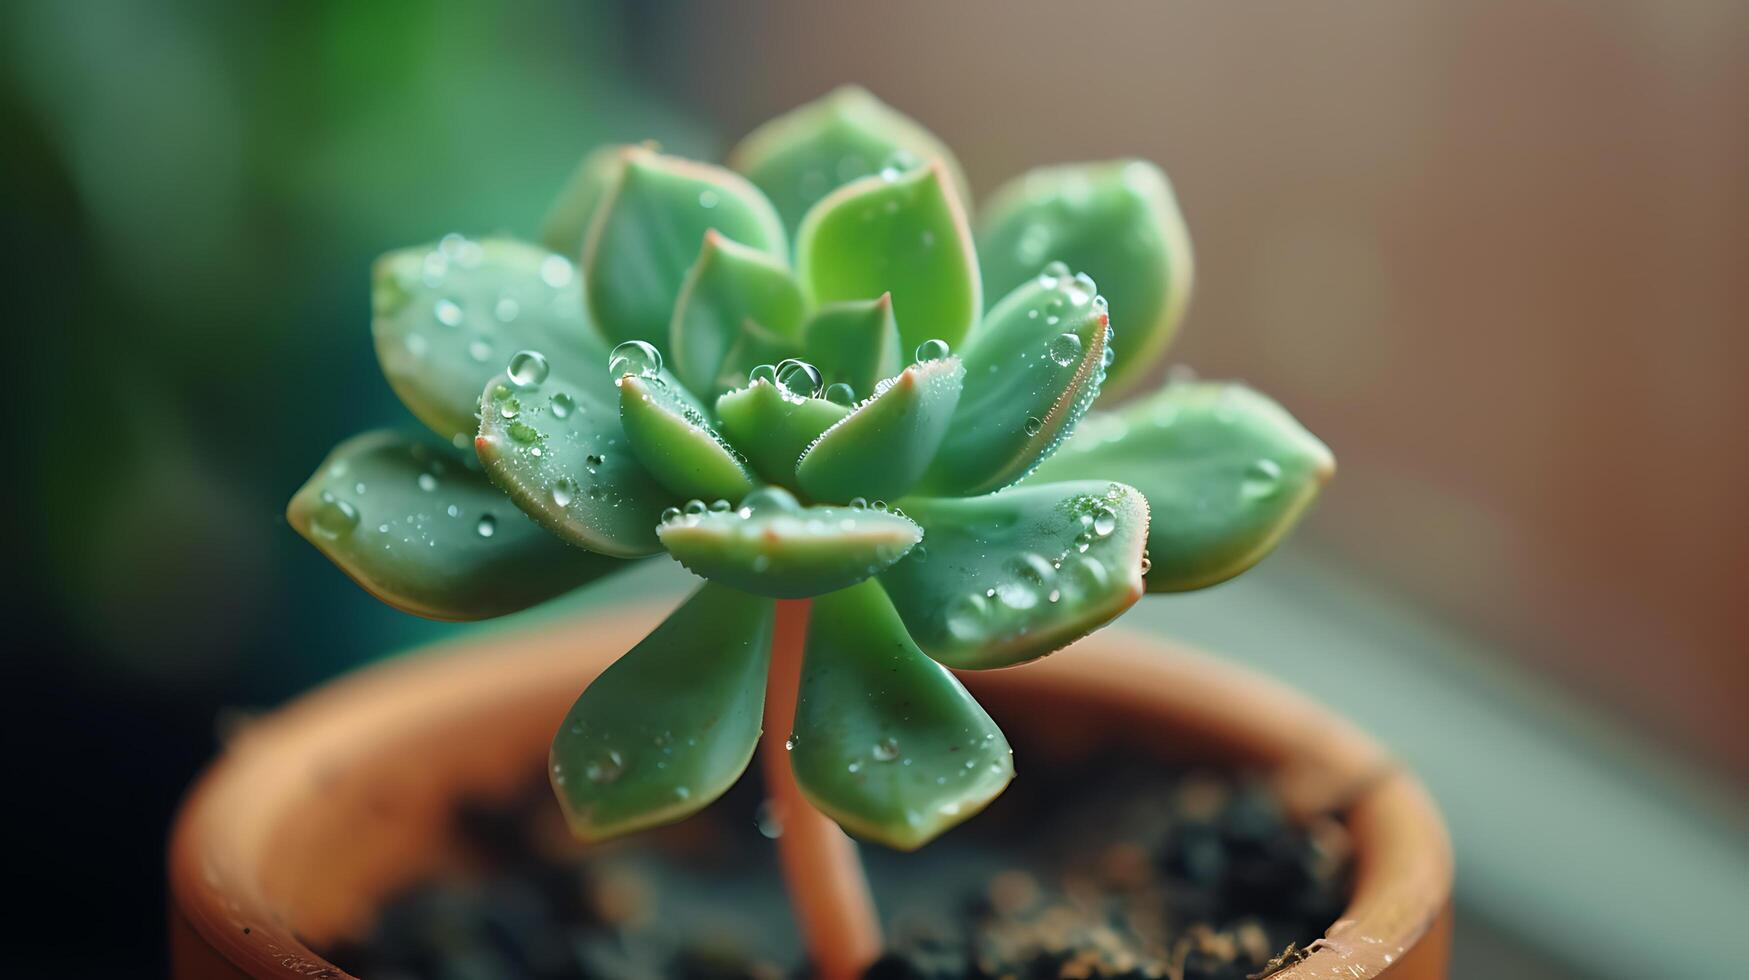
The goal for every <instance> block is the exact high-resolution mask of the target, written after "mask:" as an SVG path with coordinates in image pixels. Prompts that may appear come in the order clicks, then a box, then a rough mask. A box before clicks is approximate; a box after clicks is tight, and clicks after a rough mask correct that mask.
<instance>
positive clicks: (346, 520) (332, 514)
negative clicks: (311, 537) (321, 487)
mask: <svg viewBox="0 0 1749 980" xmlns="http://www.w3.org/2000/svg"><path fill="white" fill-rule="evenodd" d="M357 526H358V508H356V507H354V506H352V505H351V504H350V503H347V502H346V501H344V500H341V499H340V498H338V497H336V496H334V495H333V494H332V493H327V492H324V493H323V494H322V503H321V505H320V506H318V507H317V508H316V513H315V515H314V517H313V518H312V520H311V527H312V528H313V529H314V530H315V532H316V533H317V534H320V535H321V536H322V537H325V538H330V539H332V538H338V537H340V536H341V535H342V534H349V533H351V531H352V529H353V528H355V527H357Z"/></svg>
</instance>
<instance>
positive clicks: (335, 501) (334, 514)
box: [310, 445, 498, 552]
mask: <svg viewBox="0 0 1749 980" xmlns="http://www.w3.org/2000/svg"><path fill="white" fill-rule="evenodd" d="M409 455H410V456H411V457H412V459H413V461H414V462H415V463H417V464H419V470H418V472H417V473H416V474H415V475H414V477H413V483H412V487H410V488H408V489H411V490H413V491H416V492H415V493H413V494H412V495H411V497H409V496H406V495H405V493H404V491H403V493H401V494H397V493H395V492H394V490H395V489H396V488H392V487H391V488H389V489H387V490H385V489H382V488H381V487H379V488H378V490H377V495H378V496H380V497H382V499H383V500H384V501H386V504H385V505H384V506H385V507H389V508H391V509H392V510H394V512H395V513H397V514H398V515H399V516H398V517H396V518H395V519H392V520H387V521H378V522H377V524H376V525H375V528H374V529H375V533H376V535H377V537H376V538H375V539H373V540H372V541H371V542H370V544H371V546H372V547H377V548H380V549H382V550H383V551H386V552H393V551H395V550H396V549H397V548H401V547H414V548H435V547H437V545H438V540H439V539H438V534H439V533H441V531H442V528H441V526H440V525H439V521H440V519H441V517H447V518H449V519H450V520H461V519H464V518H466V519H471V520H473V521H474V525H473V527H474V533H475V534H476V535H478V536H479V537H482V538H489V537H491V536H492V535H493V533H495V532H496V530H497V522H498V518H497V517H496V516H495V515H494V514H492V513H491V512H490V511H486V512H484V513H478V514H476V515H469V513H468V511H467V510H466V509H465V508H463V507H462V506H461V505H460V504H459V503H454V502H451V503H447V504H444V503H441V496H442V491H443V489H444V477H445V476H446V474H447V472H448V464H447V463H445V461H444V460H443V459H441V458H439V457H436V456H433V455H432V454H431V453H430V452H429V451H428V450H427V449H426V448H425V447H424V446H421V445H414V446H412V447H410V449H409ZM349 475H350V466H349V464H348V463H347V462H346V461H345V460H340V461H337V462H335V463H333V464H331V465H330V466H329V467H328V469H327V471H326V476H327V477H328V478H329V479H331V480H334V481H336V483H337V484H342V486H341V489H340V491H339V492H336V490H334V489H326V490H323V491H322V492H321V494H320V495H319V496H318V497H317V501H316V507H315V509H314V511H313V512H312V513H311V515H310V525H311V530H312V531H314V532H315V533H316V534H317V535H319V536H321V537H323V538H325V539H327V540H330V541H334V540H338V539H340V538H344V537H348V536H350V535H352V534H354V533H355V532H357V531H358V529H359V527H360V526H361V525H362V523H363V511H362V510H361V509H360V508H361V505H363V504H364V503H365V501H366V499H367V498H368V499H372V500H374V499H376V498H375V497H372V496H371V486H370V485H369V484H367V483H366V482H365V481H363V480H354V481H353V482H352V485H351V486H350V487H345V486H343V484H344V482H345V480H344V478H345V477H347V476H349ZM348 490H349V491H350V499H348V497H347V496H343V495H342V494H343V493H345V492H346V491H348ZM433 497H435V498H439V499H432V500H429V502H427V500H428V498H433ZM409 501H411V502H409ZM378 509H379V510H380V509H381V508H378Z"/></svg>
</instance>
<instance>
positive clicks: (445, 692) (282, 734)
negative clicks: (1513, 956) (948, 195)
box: [169, 609, 1452, 980]
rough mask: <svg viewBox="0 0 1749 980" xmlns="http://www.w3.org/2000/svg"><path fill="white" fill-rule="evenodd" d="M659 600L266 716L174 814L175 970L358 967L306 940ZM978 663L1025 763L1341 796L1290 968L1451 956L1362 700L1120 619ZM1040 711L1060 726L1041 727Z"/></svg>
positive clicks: (1414, 833)
mask: <svg viewBox="0 0 1749 980" xmlns="http://www.w3.org/2000/svg"><path fill="white" fill-rule="evenodd" d="M664 611H665V610H655V609H640V610H636V611H633V612H628V613H623V614H616V615H613V616H609V617H603V618H596V619H591V620H586V621H579V622H574V623H570V624H565V625H561V626H551V625H549V626H546V627H543V628H540V629H538V630H533V631H529V632H524V633H510V632H501V633H496V634H493V635H492V636H491V637H490V638H488V639H484V640H479V641H475V642H473V643H471V644H461V645H454V646H451V647H449V648H445V649H439V650H435V651H425V652H421V653H418V654H415V655H410V656H407V657H404V658H400V659H397V660H394V661H391V662H388V663H384V664H380V665H377V666H373V667H370V668H368V669H365V670H362V671H359V672H358V673H357V674H355V675H353V676H350V677H347V678H344V679H342V680H339V681H337V682H335V683H333V684H331V685H328V686H327V687H325V688H323V689H321V690H318V691H316V692H314V693H312V694H310V695H308V696H306V697H304V698H301V699H299V700H298V701H296V702H294V703H293V704H291V705H290V706H288V707H286V708H284V709H283V710H280V711H278V712H276V713H274V714H273V715H271V716H270V717H268V718H266V719H264V720H262V721H260V722H258V723H256V724H254V725H252V726H251V727H250V728H249V729H248V730H247V731H246V732H244V733H243V734H242V735H241V736H240V737H239V738H238V739H237V740H236V741H235V742H234V743H233V744H232V745H231V747H230V748H229V749H228V750H227V751H226V753H225V754H224V756H223V757H222V758H220V759H219V760H218V761H217V762H216V763H215V764H214V765H213V766H212V768H211V769H210V770H209V771H208V772H207V773H206V774H205V775H204V776H203V777H202V778H201V779H200V781H199V782H198V783H197V784H196V786H195V787H194V789H193V790H192V791H191V793H190V794H189V796H188V798H187V799H186V800H185V801H184V803H183V806H182V810H181V813H180V814H179V815H178V818H177V821H176V824H175V827H174V829H173V832H172V838H171V843H170V858H169V876H170V895H171V905H172V908H171V922H170V930H171V959H172V964H173V970H174V975H175V976H176V977H178V978H182V980H192V978H214V977H226V978H235V977H345V976H347V974H346V973H344V972H343V971H341V970H340V969H339V968H338V967H335V966H334V965H333V964H331V963H328V962H327V961H326V960H324V959H322V957H320V956H319V955H317V954H316V953H315V952H313V951H312V950H311V949H310V947H309V946H308V945H306V942H308V943H313V944H315V945H317V946H322V945H324V944H325V943H326V942H328V941H329V940H331V939H333V938H335V937H338V936H342V935H346V934H348V933H349V932H351V933H356V932H357V931H358V929H359V927H360V926H361V925H362V924H363V923H367V922H368V921H369V920H370V917H371V915H372V912H373V909H374V908H375V907H376V904H377V903H378V902H379V901H380V900H381V899H382V898H383V897H384V896H385V895H386V894H387V893H388V892H390V891H391V890H393V889H394V888H396V887H397V886H400V885H404V884H407V883H409V882H410V881H411V880H413V879H415V878H417V877H418V876H419V875H420V874H421V873H422V872H426V871H429V870H430V865H431V862H432V860H433V859H432V857H431V856H432V855H434V854H438V853H441V851H442V848H441V847H440V844H441V843H442V839H443V837H444V835H445V834H446V832H447V829H448V826H449V818H450V814H451V805H452V803H453V801H455V800H456V799H457V798H458V797H462V796H468V795H474V796H479V795H491V794H502V795H509V794H512V793H514V792H515V791H516V790H517V789H519V788H520V787H521V786H523V785H524V784H525V780H526V778H527V774H528V773H529V772H531V771H537V770H536V768H535V767H536V766H538V765H539V764H540V760H543V759H544V758H545V755H546V750H547V744H548V741H549V740H550V738H551V736H552V733H553V730H554V727H555V726H556V725H557V724H558V722H559V720H560V718H561V717H563V715H564V713H565V711H566V709H567V708H569V707H570V705H571V702H572V700H573V699H574V698H575V697H576V695H577V692H578V691H580V690H582V688H583V687H584V685H585V684H587V683H588V681H589V680H590V679H591V678H592V677H594V675H595V674H596V673H597V672H598V671H600V670H601V669H602V668H603V667H605V666H606V665H607V664H608V663H609V662H611V660H612V658H614V657H616V656H618V655H619V654H620V653H621V652H623V651H624V650H626V649H628V648H630V647H631V645H632V644H633V643H634V642H635V641H637V640H638V639H640V638H642V637H643V635H644V634H645V633H646V632H648V630H649V629H650V628H651V627H652V626H653V625H654V624H655V623H656V621H657V620H658V619H659V618H660V616H661V615H662V613H663V612H664ZM964 676H965V680H966V683H967V685H968V686H969V687H970V688H972V690H973V691H974V692H975V693H976V694H977V695H978V697H979V699H980V700H981V701H983V702H984V704H985V705H986V706H987V707H988V708H989V710H990V712H991V713H992V714H993V715H994V716H995V717H996V718H997V720H998V721H1000V722H1002V723H1003V726H1004V728H1005V729H1007V730H1009V732H1010V734H1011V735H1012V736H1014V740H1015V741H1016V742H1017V743H1018V744H1021V745H1022V748H1021V749H1020V754H1021V759H1022V762H1023V765H1024V764H1032V765H1037V764H1040V763H1042V762H1045V761H1046V760H1044V759H1041V758H1039V753H1040V752H1041V751H1043V752H1044V753H1045V754H1047V755H1057V754H1059V753H1060V754H1062V755H1065V756H1067V755H1073V754H1074V753H1076V752H1078V751H1084V750H1086V749H1088V748H1090V747H1091V745H1092V743H1093V742H1094V741H1095V740H1097V739H1099V738H1100V736H1101V735H1102V733H1103V734H1106V735H1109V734H1110V733H1111V732H1112V730H1113V728H1114V726H1119V727H1121V729H1122V730H1123V732H1124V736H1125V738H1127V739H1129V740H1131V741H1134V742H1140V743H1143V744H1147V745H1149V746H1150V748H1157V749H1158V751H1159V752H1160V754H1162V755H1166V756H1169V757H1176V758H1195V759H1199V760H1205V761H1220V762H1226V761H1231V762H1233V763H1237V764H1251V765H1263V766H1266V767H1269V769H1270V770H1271V771H1272V772H1274V773H1275V774H1276V775H1277V777H1278V780H1279V784H1280V785H1281V787H1282V788H1283V791H1284V793H1285V794H1286V796H1287V798H1288V800H1289V804H1290V806H1293V807H1303V808H1316V807H1320V806H1328V805H1331V804H1333V803H1338V802H1342V803H1346V804H1347V805H1348V806H1349V811H1348V812H1349V814H1350V819H1349V826H1350V830H1351V833H1352V836H1353V839H1354V842H1355V855H1356V874H1355V886H1354V895H1353V900H1352V902H1351V903H1350V905H1349V907H1348V909H1347V911H1346V913H1345V914H1344V916H1343V918H1342V919H1341V920H1340V921H1338V922H1337V923H1335V924H1334V925H1333V926H1331V928H1330V930H1329V933H1328V936H1327V938H1326V940H1325V942H1324V943H1322V944H1321V946H1322V948H1321V949H1319V951H1318V952H1316V953H1314V954H1313V955H1312V956H1311V957H1310V958H1308V959H1307V960H1305V961H1304V962H1302V963H1301V964H1300V965H1299V966H1297V967H1294V968H1292V969H1289V970H1287V971H1285V972H1283V973H1280V974H1277V976H1278V977H1280V978H1281V980H1304V978H1311V977H1332V976H1334V977H1341V978H1344V980H1358V978H1363V977H1378V976H1389V977H1391V978H1393V980H1422V978H1440V977H1444V976H1445V971H1446V959H1447V953H1448V947H1449V941H1450V927H1451V913H1450V904H1449V902H1450V894H1451V876H1452V859H1451V849H1450V844H1449V842H1448V839H1447V837H1446V833H1445V829H1444V827H1443V825H1442V824H1441V822H1440V818H1439V814H1438V812H1437V811H1436V810H1435V809H1434V807H1433V805H1432V803H1431V801H1430V800H1429V799H1428V797H1427V796H1426V794H1425V793H1424V792H1423V791H1422V789H1421V788H1420V786H1419V785H1418V784H1417V783H1416V781H1415V780H1414V778H1413V777H1412V776H1410V775H1409V774H1407V773H1406V772H1404V771H1403V770H1401V769H1400V768H1397V767H1396V766H1394V765H1393V764H1392V762H1391V760H1390V759H1389V757H1388V756H1387V755H1386V754H1385V753H1384V752H1383V751H1382V750H1381V749H1380V748H1379V746H1378V745H1377V744H1376V743H1374V742H1372V741H1371V740H1370V739H1368V738H1367V737H1366V736H1364V735H1362V734H1361V733H1360V732H1358V731H1357V730H1356V729H1354V728H1353V727H1352V726H1350V725H1349V724H1347V723H1346V722H1344V721H1342V720H1341V719H1339V718H1337V717H1335V716H1333V715H1332V714H1330V713H1329V712H1328V711H1326V710H1324V709H1323V708H1321V707H1319V706H1317V705H1315V704H1313V703H1311V702H1310V701H1308V700H1306V699H1304V698H1303V697H1301V696H1299V695H1297V694H1294V693H1293V692H1291V691H1288V690H1286V689H1285V688H1283V687H1281V686H1280V685H1278V684H1276V683H1275V682H1273V681H1270V680H1267V679H1265V678H1262V677H1259V676H1256V675H1254V674H1251V673H1249V672H1247V671H1244V670H1241V669H1239V668H1236V667H1233V666H1231V665H1229V664H1225V663H1222V662H1220V661H1218V660H1215V659H1212V658H1208V657H1204V656H1201V655H1198V654H1194V653H1190V652H1186V651H1184V650H1181V649H1178V648H1175V647H1172V646H1168V645H1165V644H1163V643H1161V642H1160V641H1158V640H1154V639H1151V638H1145V637H1141V636H1137V635H1135V634H1131V633H1125V632H1123V631H1122V630H1115V629H1114V630H1106V631H1104V632H1101V633H1098V634H1095V635H1094V636H1092V637H1090V638H1088V639H1086V640H1083V641H1082V642H1080V643H1079V644H1077V645H1076V646H1075V647H1073V648H1071V649H1069V650H1066V651H1063V652H1061V653H1058V654H1057V655H1055V656H1053V657H1049V658H1047V659H1045V660H1043V661H1040V662H1038V663H1036V664H1032V665H1029V666H1026V667H1021V668H1014V669H1010V670H1002V671H991V672H983V673H976V674H968V675H964ZM1045 720H1048V722H1049V725H1050V731H1049V739H1048V740H1043V739H1041V738H1039V737H1036V736H1037V735H1038V734H1040V733H1035V737H1027V733H1026V731H1025V729H1026V727H1027V726H1028V725H1029V724H1033V725H1037V724H1039V723H1040V722H1042V721H1045ZM1028 743H1034V744H1028ZM1028 753H1032V754H1031V755H1029V754H1028ZM1028 759H1031V762H1030V763H1028V762H1027V760H1028Z"/></svg>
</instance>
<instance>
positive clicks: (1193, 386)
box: [1033, 382, 1336, 592]
mask: <svg viewBox="0 0 1749 980" xmlns="http://www.w3.org/2000/svg"><path fill="white" fill-rule="evenodd" d="M1335 471H1336V461H1335V458H1334V457H1332V456H1331V455H1330V450H1329V448H1328V447H1326V446H1325V445H1324V444H1323V443H1322V442H1320V441H1319V440H1318V438H1317V437H1316V436H1314V435H1312V434H1311V433H1310V432H1307V431H1306V429H1305V427H1304V426H1302V425H1300V424H1299V422H1297V421H1295V419H1294V418H1293V416H1291V415H1289V414H1288V413H1287V411H1286V410H1285V409H1283V408H1282V407H1281V406H1280V405H1278V404H1276V403H1275V402H1273V401H1271V400H1270V399H1268V398H1266V397H1264V396H1263V395H1260V394H1258V393H1257V392H1255V391H1252V390H1251V389H1249V388H1246V387H1244V386H1243V385H1237V384H1216V383H1205V382H1194V383H1179V384H1171V385H1167V386H1166V387H1164V388H1162V389H1161V390H1160V391H1159V392H1158V393H1157V394H1155V395H1153V396H1151V397H1149V398H1146V399H1143V400H1141V401H1138V402H1135V403H1133V404H1130V405H1127V406H1125V407H1124V408H1123V409H1122V410H1121V411H1119V412H1114V413H1100V412H1095V413H1093V414H1091V415H1089V416H1088V417H1087V418H1086V419H1085V420H1084V421H1083V422H1082V424H1081V427H1080V428H1079V429H1078V430H1077V431H1076V433H1075V435H1074V436H1073V437H1072V438H1070V439H1069V441H1068V442H1066V443H1065V444H1064V445H1063V447H1062V449H1061V450H1060V451H1058V453H1057V454H1056V455H1055V456H1053V457H1051V458H1050V459H1049V460H1047V461H1045V463H1044V465H1042V466H1040V467H1039V469H1038V471H1037V472H1036V473H1035V474H1034V476H1033V479H1034V480H1065V479H1076V478H1086V477H1092V476H1094V475H1095V474H1097V475H1098V476H1101V477H1106V478H1109V479H1113V480H1123V481H1124V482H1126V483H1130V484H1133V485H1135V486H1136V487H1138V488H1140V489H1141V491H1142V492H1143V493H1144V494H1146V495H1147V497H1148V503H1149V505H1150V507H1151V508H1152V510H1153V515H1154V516H1153V523H1152V524H1151V526H1150V528H1149V531H1148V557H1149V559H1150V561H1151V567H1150V569H1149V571H1148V574H1147V577H1146V584H1147V587H1148V591H1150V592H1183V591H1187V590H1190V589H1200V588H1203V587H1205V586H1210V585H1215V584H1218V583H1220V582H1224V581H1226V580H1227V579H1230V578H1232V577H1233V576H1235V575H1237V574H1239V573H1240V572H1242V571H1244V570H1245V569H1247V568H1250V567H1251V566H1252V565H1255V564H1257V562H1259V561H1260V560H1262V558H1263V556H1264V555H1267V554H1268V553H1269V552H1270V550H1271V549H1272V548H1274V547H1275V545H1276V544H1277V542H1279V541H1280V540H1281V539H1282V537H1283V536H1285V535H1286V534H1287V532H1288V531H1289V530H1291V529H1292V528H1293V526H1294V524H1295V523H1296V522H1298V520H1299V518H1300V515H1301V514H1303V513H1304V512H1305V510H1306V508H1307V506H1309V505H1310V504H1311V502H1312V500H1313V499H1314V498H1316V497H1317V495H1318V490H1319V488H1320V487H1322V486H1323V484H1324V482H1325V481H1326V480H1328V479H1329V478H1330V477H1331V476H1332V475H1333V474H1334V473H1335Z"/></svg>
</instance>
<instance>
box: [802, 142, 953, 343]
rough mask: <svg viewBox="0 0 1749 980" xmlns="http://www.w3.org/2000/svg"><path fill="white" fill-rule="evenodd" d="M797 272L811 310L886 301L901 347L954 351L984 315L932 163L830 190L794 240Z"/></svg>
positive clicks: (946, 183)
mask: <svg viewBox="0 0 1749 980" xmlns="http://www.w3.org/2000/svg"><path fill="white" fill-rule="evenodd" d="M796 266H797V269H798V270H799V271H800V274H801V278H802V286H803V288H804V289H805V290H806V291H807V293H808V295H809V297H810V298H811V299H812V300H813V301H814V303H815V304H817V305H818V304H825V303H834V302H838V301H840V300H852V299H873V298H874V297H877V296H879V295H881V294H882V293H891V294H892V297H893V315H894V316H895V317H896V318H897V319H898V323H899V336H900V337H901V338H903V340H904V343H905V344H906V345H907V346H908V347H916V346H917V345H919V344H921V343H923V342H924V341H926V340H932V339H936V340H942V341H946V342H947V344H948V345H949V346H950V347H957V346H958V345H959V343H960V342H961V341H963V340H964V339H965V338H966V335H967V334H969V333H970V332H971V329H972V325H973V324H975V323H977V322H978V315H979V314H980V313H981V312H982V310H983V295H982V288H983V287H982V285H981V284H980V280H979V278H978V255H977V252H976V250H975V249H974V248H973V247H972V238H971V232H970V231H969V230H968V229H967V226H966V214H965V208H964V207H963V206H961V204H960V200H959V196H958V194H957V193H956V192H955V191H954V189H953V183H952V181H951V180H950V179H949V178H948V176H947V174H946V171H945V170H944V169H943V168H942V166H941V165H940V164H935V165H932V166H930V167H927V168H925V169H922V170H914V171H911V172H910V173H904V174H896V175H893V176H892V177H891V178H890V179H889V178H888V177H864V178H863V179H861V180H858V181H856V182H854V183H851V184H846V185H845V186H843V187H841V188H839V189H838V190H836V191H834V192H832V193H831V194H830V195H828V196H827V197H826V198H825V199H823V200H822V201H820V203H819V204H816V205H815V206H814V209H813V210H811V211H809V212H808V216H807V217H806V218H805V219H803V221H802V226H801V230H800V231H798V232H797V233H796Z"/></svg>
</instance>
